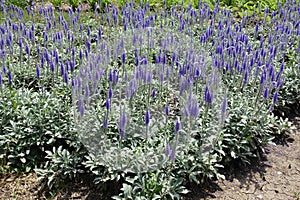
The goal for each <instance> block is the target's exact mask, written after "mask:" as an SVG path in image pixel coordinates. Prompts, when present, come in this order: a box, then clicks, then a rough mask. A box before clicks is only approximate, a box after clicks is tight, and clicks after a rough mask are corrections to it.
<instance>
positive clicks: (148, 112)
mask: <svg viewBox="0 0 300 200" xmlns="http://www.w3.org/2000/svg"><path fill="white" fill-rule="evenodd" d="M150 117H151V116H150V111H149V109H147V110H146V113H145V124H146V126H148V125H149V123H150Z"/></svg>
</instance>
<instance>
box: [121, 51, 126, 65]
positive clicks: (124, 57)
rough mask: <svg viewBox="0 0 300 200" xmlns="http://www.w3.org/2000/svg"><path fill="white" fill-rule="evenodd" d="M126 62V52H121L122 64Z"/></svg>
mask: <svg viewBox="0 0 300 200" xmlns="http://www.w3.org/2000/svg"><path fill="white" fill-rule="evenodd" d="M125 62H126V53H123V54H122V64H123V65H124V64H125Z"/></svg>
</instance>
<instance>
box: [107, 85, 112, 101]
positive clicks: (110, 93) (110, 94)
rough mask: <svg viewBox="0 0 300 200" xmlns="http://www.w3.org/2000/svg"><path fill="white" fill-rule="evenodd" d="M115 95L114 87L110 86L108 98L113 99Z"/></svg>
mask: <svg viewBox="0 0 300 200" xmlns="http://www.w3.org/2000/svg"><path fill="white" fill-rule="evenodd" d="M112 96H113V90H112V88H111V87H110V88H109V90H108V98H109V99H111V98H112Z"/></svg>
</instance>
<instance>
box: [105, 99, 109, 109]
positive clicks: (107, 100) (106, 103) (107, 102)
mask: <svg viewBox="0 0 300 200" xmlns="http://www.w3.org/2000/svg"><path fill="white" fill-rule="evenodd" d="M105 107H106V110H109V109H110V99H108V98H107V99H106V102H105Z"/></svg>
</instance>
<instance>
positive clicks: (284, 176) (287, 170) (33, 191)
mask: <svg viewBox="0 0 300 200" xmlns="http://www.w3.org/2000/svg"><path fill="white" fill-rule="evenodd" d="M291 121H292V122H293V125H292V129H291V131H290V133H289V134H288V135H287V137H284V138H283V139H282V140H280V141H278V144H277V145H268V146H267V147H266V153H265V155H264V156H263V157H262V158H261V159H260V161H258V160H256V161H255V160H254V161H253V162H252V164H251V165H248V166H245V167H232V169H233V170H232V169H231V170H230V169H229V170H227V171H228V172H227V173H226V174H225V175H226V180H218V181H214V182H211V183H209V184H204V185H201V186H190V188H189V189H190V190H191V191H192V192H191V193H190V194H189V195H188V196H187V197H184V198H183V199H187V200H194V199H195V200H198V199H238V200H248V199H249V200H252V199H253V200H256V199H258V200H260V199H262V200H280V199H282V200H300V116H293V118H292V119H291ZM229 172H230V173H229ZM64 185H65V186H64V187H63V189H60V190H56V191H53V193H52V194H51V193H49V191H48V192H47V191H45V190H41V189H40V188H41V181H39V180H38V179H37V175H36V174H34V173H29V174H21V175H15V174H10V175H6V176H2V177H1V179H0V199H26V200H27V199H28V200H29V199H91V200H94V199H95V200H98V199H108V197H109V196H110V195H112V194H113V193H116V192H117V191H114V189H112V188H106V189H107V191H110V193H106V194H101V193H99V191H100V188H97V187H96V186H95V185H93V183H92V178H91V177H89V178H87V176H86V177H84V178H79V179H78V180H76V181H74V182H68V183H64ZM109 187H111V186H109ZM115 188H118V187H115ZM102 191H103V188H102ZM50 196H52V197H50Z"/></svg>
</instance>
